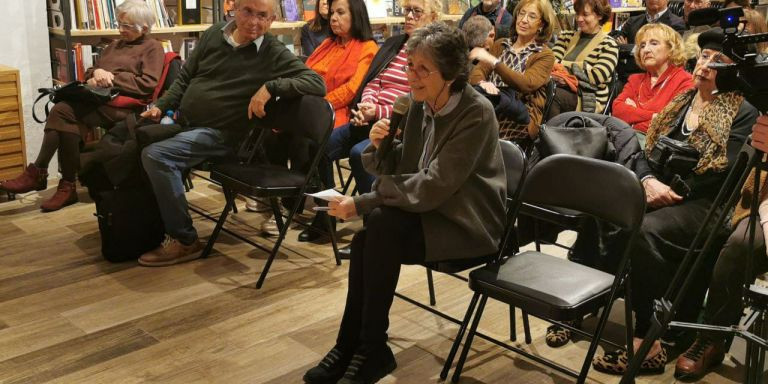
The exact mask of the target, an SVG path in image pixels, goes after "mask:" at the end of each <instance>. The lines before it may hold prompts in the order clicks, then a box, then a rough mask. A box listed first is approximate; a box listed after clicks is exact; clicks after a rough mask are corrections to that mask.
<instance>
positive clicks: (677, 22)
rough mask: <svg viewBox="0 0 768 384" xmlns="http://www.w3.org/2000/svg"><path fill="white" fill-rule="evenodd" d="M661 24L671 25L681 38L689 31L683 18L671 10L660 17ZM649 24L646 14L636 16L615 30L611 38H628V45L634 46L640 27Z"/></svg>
mask: <svg viewBox="0 0 768 384" xmlns="http://www.w3.org/2000/svg"><path fill="white" fill-rule="evenodd" d="M658 22H659V23H662V24H666V25H669V26H670V27H672V29H674V30H675V31H677V32H678V33H679V34H680V35H681V36H682V34H683V32H684V31H685V30H686V29H687V28H686V27H685V21H683V18H682V17H680V16H677V15H675V14H673V13H672V11H670V10H669V9H667V11H666V12H664V14H663V15H661V17H659V21H658ZM646 24H648V19H647V18H646V14H645V13H643V14H640V15H635V16H632V17H630V18H629V20H627V21H626V22H625V23H624V25H623V26H622V27H621V29H620V30H615V31H613V32H611V36H613V37H619V36H624V37H626V38H627V43H629V44H634V43H635V35H637V31H638V30H640V27H642V26H643V25H646Z"/></svg>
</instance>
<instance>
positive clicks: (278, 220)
mask: <svg viewBox="0 0 768 384" xmlns="http://www.w3.org/2000/svg"><path fill="white" fill-rule="evenodd" d="M269 205H270V206H271V207H272V214H273V215H274V217H275V224H277V230H278V231H281V232H282V231H283V213H282V212H280V202H279V201H277V198H275V197H270V198H269Z"/></svg>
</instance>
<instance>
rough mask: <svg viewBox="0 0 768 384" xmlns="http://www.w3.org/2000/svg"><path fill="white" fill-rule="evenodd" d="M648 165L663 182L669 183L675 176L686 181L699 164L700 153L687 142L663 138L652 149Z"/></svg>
mask: <svg viewBox="0 0 768 384" xmlns="http://www.w3.org/2000/svg"><path fill="white" fill-rule="evenodd" d="M648 164H650V166H651V168H652V169H653V170H654V171H656V172H657V173H658V174H660V175H662V179H663V180H662V181H664V182H668V181H669V180H671V178H672V177H674V175H679V176H680V177H681V178H683V179H685V178H686V177H688V176H689V175H690V174H691V173H692V172H693V169H694V168H695V167H696V165H697V164H699V151H697V150H696V148H694V147H693V146H692V145H690V144H688V143H687V142H684V141H680V140H675V139H671V138H669V137H667V136H661V137H659V139H658V140H657V141H656V143H655V144H654V145H653V148H651V153H650V154H649V155H648Z"/></svg>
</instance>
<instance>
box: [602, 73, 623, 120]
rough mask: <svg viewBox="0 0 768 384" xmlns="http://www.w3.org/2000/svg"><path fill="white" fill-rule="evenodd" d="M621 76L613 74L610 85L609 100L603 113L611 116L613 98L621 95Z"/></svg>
mask: <svg viewBox="0 0 768 384" xmlns="http://www.w3.org/2000/svg"><path fill="white" fill-rule="evenodd" d="M619 85H620V84H619V77H618V76H616V75H615V74H614V75H613V76H611V83H610V84H609V85H608V100H607V101H606V102H605V108H603V115H606V116H610V115H611V110H612V109H613V100H614V99H615V98H616V96H618V95H619V93H620V92H621V90H620V89H619Z"/></svg>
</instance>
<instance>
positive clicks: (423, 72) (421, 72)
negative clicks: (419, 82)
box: [403, 64, 438, 79]
mask: <svg viewBox="0 0 768 384" xmlns="http://www.w3.org/2000/svg"><path fill="white" fill-rule="evenodd" d="M403 72H405V73H406V74H407V73H412V74H414V75H416V77H418V78H419V79H426V78H427V77H429V76H430V75H432V74H433V73H435V72H438V71H437V70H434V71H430V70H428V69H426V68H424V67H421V66H420V67H417V68H413V67H411V66H410V65H409V64H406V65H403Z"/></svg>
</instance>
